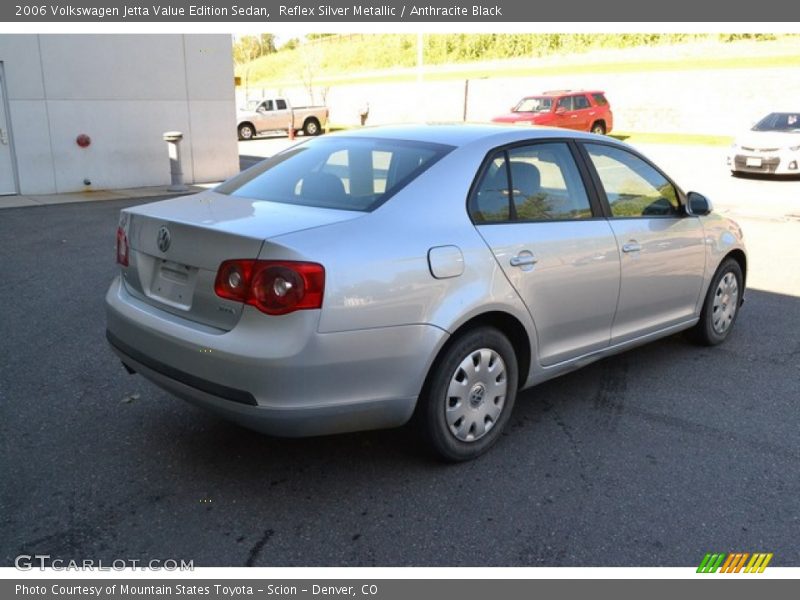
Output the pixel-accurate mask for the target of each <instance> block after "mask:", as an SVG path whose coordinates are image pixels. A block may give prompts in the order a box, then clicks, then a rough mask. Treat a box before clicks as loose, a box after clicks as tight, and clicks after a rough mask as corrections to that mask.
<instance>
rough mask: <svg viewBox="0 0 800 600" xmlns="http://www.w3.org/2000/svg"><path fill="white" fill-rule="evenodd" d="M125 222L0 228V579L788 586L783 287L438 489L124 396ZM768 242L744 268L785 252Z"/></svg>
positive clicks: (127, 383) (405, 454) (328, 442)
mask: <svg viewBox="0 0 800 600" xmlns="http://www.w3.org/2000/svg"><path fill="white" fill-rule="evenodd" d="M256 143H258V142H254V143H253V144H256ZM767 183H769V182H767ZM767 189H768V188H767ZM140 202H141V200H135V201H128V200H123V201H116V200H115V201H108V202H94V203H82V204H71V205H53V206H37V207H30V208H18V209H7V210H3V211H2V214H0V257H2V258H1V259H0V281H2V282H3V283H2V286H0V322H1V323H2V336H0V443H1V444H2V455H1V456H0V481H1V482H2V483H1V484H0V565H2V566H10V565H12V564H13V560H14V557H16V556H17V555H19V554H37V553H38V554H50V555H51V556H52V557H53V558H63V559H76V560H79V559H84V558H87V559H88V558H92V559H102V560H105V561H110V560H113V559H119V558H125V559H151V558H163V559H166V558H173V559H184V560H194V562H195V565H196V566H244V565H259V566H262V565H275V566H337V565H348V566H394V565H398V566H401V565H402V566H405V565H414V566H465V565H477V566H545V565H547V566H690V565H697V564H698V563H699V562H700V560H701V559H702V557H703V555H704V554H705V553H707V552H773V553H774V558H773V561H772V563H771V564H772V565H775V566H800V546H798V544H797V539H799V538H800V502H798V498H800V479H799V478H798V476H797V473H798V464H800V428H799V427H798V421H799V420H800V418H799V417H800V408H799V407H798V398H800V329H799V328H798V325H797V324H798V322H800V289H795V287H793V284H792V283H791V279H787V278H785V277H784V278H781V277H778V276H772V275H770V276H766V275H760V274H759V275H754V277H755V279H754V280H755V281H756V282H759V281H760V282H761V283H759V285H758V286H757V287H758V289H751V290H749V292H748V294H747V301H746V303H745V305H744V307H743V309H742V312H741V314H740V317H739V320H738V321H737V323H736V328H735V331H734V332H733V333H732V335H731V337H730V338H729V340H728V341H727V342H726V343H725V344H724V345H723V346H721V347H717V348H698V347H696V346H693V345H692V344H690V343H689V342H687V341H685V340H684V338H683V337H681V336H673V337H670V338H667V339H664V340H661V341H658V342H655V343H652V344H649V345H647V346H644V347H641V348H639V349H636V350H633V351H630V352H628V353H626V354H623V355H620V356H617V357H613V358H609V359H606V360H603V361H601V362H599V363H596V364H594V365H591V366H589V367H587V368H584V369H583V370H580V371H577V372H574V373H571V374H569V375H566V376H564V377H561V378H559V379H556V380H553V381H550V382H548V383H545V384H543V385H540V386H538V387H536V388H533V389H531V390H527V391H525V392H524V393H522V394H521V396H520V398H519V399H518V402H517V406H516V408H515V412H514V415H513V418H512V420H511V422H510V424H509V427H508V430H507V431H506V432H505V434H504V435H503V437H502V438H501V440H500V442H499V443H498V445H497V446H496V447H495V448H494V449H492V450H491V451H490V452H489V453H488V454H487V455H485V456H484V457H482V458H480V459H478V460H476V461H473V462H470V463H467V464H460V465H445V464H442V463H439V462H436V461H435V460H432V459H431V458H430V457H429V456H428V455H427V454H426V453H425V452H424V451H423V450H422V449H421V447H420V445H419V442H418V440H417V438H416V436H415V435H414V434H413V432H412V431H410V430H409V429H407V428H403V429H397V430H391V431H379V432H367V433H357V434H348V435H340V436H331V437H323V438H313V439H294V440H285V439H277V438H270V437H266V436H263V435H260V434H257V433H253V432H250V431H248V430H245V429H242V428H240V427H237V426H235V425H232V424H230V423H227V422H225V421H222V420H220V419H218V418H216V417H214V416H212V415H210V414H207V413H205V412H203V411H201V410H199V409H196V408H193V407H191V406H189V405H188V404H186V403H184V402H182V401H181V400H178V399H176V398H173V397H171V396H170V395H169V394H167V393H165V392H163V391H161V390H160V389H158V388H156V387H155V386H153V385H151V384H149V383H148V382H146V381H145V380H144V379H143V378H142V377H140V376H131V375H128V374H127V373H126V372H125V370H124V369H123V368H122V366H121V365H120V363H119V361H118V360H117V359H116V358H115V357H114V355H113V354H112V352H111V351H110V350H109V348H108V347H107V344H106V341H105V335H104V334H105V316H104V310H103V296H104V294H105V291H106V289H107V287H108V285H109V283H110V281H111V279H112V278H113V276H114V274H115V272H116V270H117V269H116V266H115V264H114V232H115V230H116V222H117V214H118V211H119V210H120V209H121V208H123V207H125V206H128V205H130V204H136V203H140ZM731 210H733V209H731ZM771 218H772V217H769V218H767V217H765V219H766V220H765V221H764V222H763V223H761V225H763V226H764V227H766V228H767V229H766V233H764V237H763V239H762V238H761V237H758V236H756V238H755V240H754V244H755V247H754V248H751V252H755V253H756V254H758V253H759V252H761V253H762V255H763V256H767V255H768V253H769V252H775V253H776V254H780V251H781V249H783V250H786V252H789V251H790V250H791V251H794V252H796V250H793V249H792V248H789V244H794V245H795V246H796V241H795V242H792V240H797V239H800V238H799V237H798V235H797V234H798V232H800V224H798V223H794V224H793V223H792V222H791V220H790V219H788V220H784V221H782V222H781V223H782V225H781V226H783V227H786V233H785V234H782V235H783V237H779V238H775V239H778V240H779V241H778V242H775V240H774V239H773V240H770V239H769V232H770V231H772V229H771V227H772V225H771V223H772V222H773V221H770V220H769V219H771ZM775 222H776V223H777V221H775ZM754 227H755V226H754ZM781 240H784V241H781ZM776 243H777V244H779V246H780V244H784V245H785V246H786V247H785V248H783V246H780V247H778V248H777V249H770V248H772V245H774V244H776ZM773 270H774V271H776V272H778V273H779V272H780V271H781V270H784V271H786V272H792V270H794V271H793V272H796V271H797V263H794V264H790V263H788V262H786V263H778V264H775V265H773ZM759 277H761V279H759ZM787 281H788V283H787Z"/></svg>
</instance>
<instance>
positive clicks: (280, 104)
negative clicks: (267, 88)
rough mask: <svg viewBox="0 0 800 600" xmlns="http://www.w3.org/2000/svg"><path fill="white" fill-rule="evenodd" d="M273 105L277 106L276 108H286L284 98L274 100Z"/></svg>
mask: <svg viewBox="0 0 800 600" xmlns="http://www.w3.org/2000/svg"><path fill="white" fill-rule="evenodd" d="M275 106H277V107H278V110H286V100H284V99H283V98H279V99H278V100H275Z"/></svg>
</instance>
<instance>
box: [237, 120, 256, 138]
mask: <svg viewBox="0 0 800 600" xmlns="http://www.w3.org/2000/svg"><path fill="white" fill-rule="evenodd" d="M238 133H239V139H240V140H252V139H253V138H254V137H256V130H255V128H254V127H253V126H252V125H250V123H242V124H241V125H239V129H238Z"/></svg>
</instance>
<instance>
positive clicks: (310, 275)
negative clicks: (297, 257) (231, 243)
mask: <svg viewBox="0 0 800 600" xmlns="http://www.w3.org/2000/svg"><path fill="white" fill-rule="evenodd" d="M324 290H325V268H324V267H323V266H322V265H319V264H317V263H309V262H298V261H288V260H287V261H283V260H250V259H236V260H226V261H225V262H223V263H222V264H221V265H220V266H219V270H218V271H217V278H216V280H215V281H214V291H215V292H216V294H217V296H219V297H220V298H226V299H228V300H235V301H237V302H244V303H245V304H250V305H252V306H255V307H256V308H257V309H258V310H260V311H261V312H265V313H267V314H269V315H285V314H287V313H290V312H294V311H296V310H305V309H312V308H321V307H322V292H323V291H324Z"/></svg>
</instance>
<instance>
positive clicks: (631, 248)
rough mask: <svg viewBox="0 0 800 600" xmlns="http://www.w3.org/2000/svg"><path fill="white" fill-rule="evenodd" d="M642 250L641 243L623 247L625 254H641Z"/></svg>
mask: <svg viewBox="0 0 800 600" xmlns="http://www.w3.org/2000/svg"><path fill="white" fill-rule="evenodd" d="M641 249H642V245H641V244H640V243H639V242H628V243H627V244H623V246H622V251H623V252H639V251H640V250H641Z"/></svg>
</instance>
